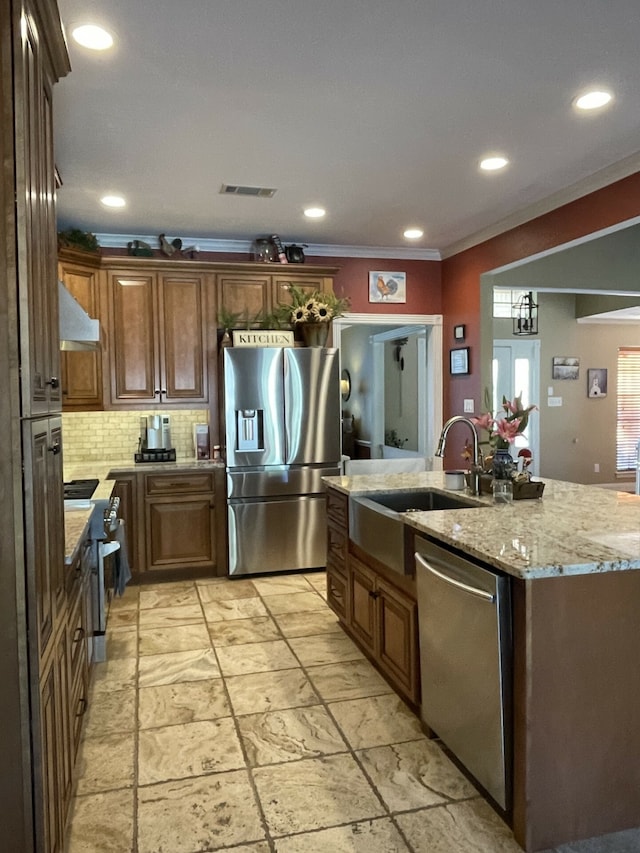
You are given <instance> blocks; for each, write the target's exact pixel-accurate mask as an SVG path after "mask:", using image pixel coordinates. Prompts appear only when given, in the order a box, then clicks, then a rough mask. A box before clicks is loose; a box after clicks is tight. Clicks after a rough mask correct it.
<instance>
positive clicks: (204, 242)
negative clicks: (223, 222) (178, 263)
mask: <svg viewBox="0 0 640 853" xmlns="http://www.w3.org/2000/svg"><path fill="white" fill-rule="evenodd" d="M95 236H96V238H97V240H98V243H99V244H100V246H101V247H102V248H105V249H126V248H127V243H130V242H131V241H132V240H144V242H145V243H149V245H150V246H152V247H156V245H157V242H158V236H157V234H156V235H154V236H150V235H146V236H142V237H141V236H140V235H139V234H136V235H131V234H96V235H95ZM181 239H182V245H183V246H185V247H188V246H195V247H196V248H197V250H198V251H199V252H225V253H229V252H231V253H239V254H247V255H248V254H250V253H251V247H252V245H253V241H252V240H213V239H210V238H208V237H182V238H181ZM305 254H307V255H310V256H313V257H318V258H322V257H327V258H335V257H339V258H382V259H385V258H392V259H394V260H415V261H439V260H440V259H441V258H440V252H438V251H437V250H436V249H418V248H415V247H411V248H405V247H399V248H394V247H393V246H340V245H338V244H324V243H308V244H305Z"/></svg>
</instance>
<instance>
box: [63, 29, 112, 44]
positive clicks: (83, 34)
mask: <svg viewBox="0 0 640 853" xmlns="http://www.w3.org/2000/svg"><path fill="white" fill-rule="evenodd" d="M71 35H72V36H73V38H74V39H75V40H76V41H77V42H78V44H81V45H82V47H88V48H89V50H108V49H109V48H110V47H111V46H112V45H113V37H112V36H111V35H110V34H109V33H108V32H107V31H106V30H103V29H102V27H96V26H95V25H94V24H84V25H83V26H81V27H76V28H75V30H73V32H72V33H71Z"/></svg>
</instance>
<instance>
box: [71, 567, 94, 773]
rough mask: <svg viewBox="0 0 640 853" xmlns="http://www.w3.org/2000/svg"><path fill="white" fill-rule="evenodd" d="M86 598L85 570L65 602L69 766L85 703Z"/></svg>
mask: <svg viewBox="0 0 640 853" xmlns="http://www.w3.org/2000/svg"><path fill="white" fill-rule="evenodd" d="M89 598H90V577H89V574H88V573H87V574H86V575H85V576H83V577H82V578H81V580H80V582H79V583H78V584H77V585H76V587H75V589H74V596H73V598H72V599H71V600H70V602H69V618H68V624H67V636H68V643H69V685H68V692H67V712H68V717H69V750H68V752H69V758H70V761H71V766H73V764H74V762H75V758H76V754H77V752H78V746H79V744H80V735H81V733H82V724H83V721H84V715H85V712H86V710H87V707H88V704H89V681H90V678H89V668H90V661H89V659H88V655H87V652H88V643H87V639H88V635H89V631H90V625H89V624H88V621H87V617H88V611H87V602H88V600H89Z"/></svg>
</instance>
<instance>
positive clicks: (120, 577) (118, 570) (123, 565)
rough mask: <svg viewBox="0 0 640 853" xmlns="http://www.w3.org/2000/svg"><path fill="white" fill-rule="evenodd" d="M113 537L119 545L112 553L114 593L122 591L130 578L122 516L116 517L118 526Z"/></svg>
mask: <svg viewBox="0 0 640 853" xmlns="http://www.w3.org/2000/svg"><path fill="white" fill-rule="evenodd" d="M114 539H115V540H116V542H118V543H119V544H120V547H119V548H118V550H117V551H116V552H115V554H114V555H113V560H114V565H113V569H114V571H113V591H114V593H115V594H116V595H120V596H121V595H122V594H123V593H124V588H125V586H126V585H127V584H128V583H129V581H130V580H131V569H130V567H129V556H128V554H127V537H126V535H125V529H124V518H119V519H118V527H117V529H116V531H115V536H114Z"/></svg>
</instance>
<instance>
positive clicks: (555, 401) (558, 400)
mask: <svg viewBox="0 0 640 853" xmlns="http://www.w3.org/2000/svg"><path fill="white" fill-rule="evenodd" d="M561 405H562V397H547V406H561Z"/></svg>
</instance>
